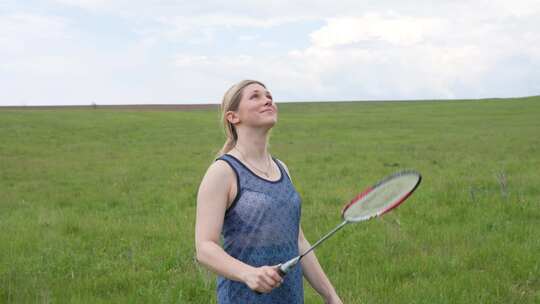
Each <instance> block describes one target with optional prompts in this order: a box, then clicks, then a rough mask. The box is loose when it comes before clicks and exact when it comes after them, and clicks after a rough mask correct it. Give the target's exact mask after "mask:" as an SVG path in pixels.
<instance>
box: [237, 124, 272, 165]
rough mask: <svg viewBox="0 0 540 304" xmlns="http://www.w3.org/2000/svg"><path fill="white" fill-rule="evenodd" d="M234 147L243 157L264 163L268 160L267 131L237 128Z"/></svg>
mask: <svg viewBox="0 0 540 304" xmlns="http://www.w3.org/2000/svg"><path fill="white" fill-rule="evenodd" d="M238 131H239V133H238V141H237V142H236V149H238V150H240V153H241V154H242V156H243V157H245V158H247V159H248V160H251V161H253V162H257V163H259V162H260V163H265V162H266V161H267V160H268V131H265V132H264V133H261V132H256V131H255V130H253V131H251V132H250V131H249V130H238Z"/></svg>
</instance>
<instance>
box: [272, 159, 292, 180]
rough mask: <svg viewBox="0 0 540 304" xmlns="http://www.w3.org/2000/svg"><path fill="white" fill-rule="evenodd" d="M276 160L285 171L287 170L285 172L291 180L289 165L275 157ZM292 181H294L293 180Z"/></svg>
mask: <svg viewBox="0 0 540 304" xmlns="http://www.w3.org/2000/svg"><path fill="white" fill-rule="evenodd" d="M274 159H275V160H277V161H278V162H279V164H280V165H281V166H282V167H283V169H285V172H287V175H288V176H289V178H291V173H289V168H288V167H287V165H286V164H285V162H283V161H282V160H281V159H279V158H276V157H274ZM291 180H292V179H291Z"/></svg>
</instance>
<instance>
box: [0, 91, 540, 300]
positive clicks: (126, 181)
mask: <svg viewBox="0 0 540 304" xmlns="http://www.w3.org/2000/svg"><path fill="white" fill-rule="evenodd" d="M279 107H280V117H279V120H280V121H279V123H278V125H277V127H276V128H275V129H274V130H273V131H272V139H271V152H272V154H273V155H274V156H277V157H278V158H280V159H282V160H283V161H285V162H286V163H287V165H288V166H289V169H290V171H291V174H292V177H293V181H294V183H295V185H296V187H297V189H298V191H299V192H300V194H301V196H302V199H303V217H302V225H303V227H304V231H305V233H306V236H307V237H308V239H310V240H311V241H312V242H314V241H316V240H317V239H318V238H319V237H320V236H321V235H323V234H324V233H326V232H327V231H328V230H329V229H331V228H333V227H334V226H335V225H336V224H337V223H339V222H340V218H339V211H340V209H341V206H342V205H343V204H344V203H345V202H347V201H348V200H350V198H351V197H352V196H353V195H354V194H356V193H357V192H359V191H360V190H362V188H364V187H366V186H369V185H371V184H373V183H374V182H375V181H377V180H378V179H380V178H381V177H383V176H385V175H387V174H389V173H392V172H395V171H397V170H399V169H403V168H414V169H416V170H418V171H420V172H421V173H422V174H423V177H424V180H423V182H422V184H421V186H420V188H419V189H418V190H417V192H416V193H415V194H414V196H412V197H411V198H410V199H409V201H407V203H405V204H404V205H403V206H401V207H400V208H399V209H397V210H396V211H395V212H393V213H390V214H388V215H387V216H385V217H384V218H381V219H378V220H373V221H370V222H367V223H362V224H359V225H354V226H353V225H350V226H348V227H346V228H345V229H344V230H345V231H342V232H340V233H338V234H337V235H336V236H334V237H333V238H332V239H330V240H328V241H327V243H326V244H324V245H323V246H321V247H319V248H318V249H317V256H318V258H319V260H320V262H321V264H322V265H323V267H324V268H325V270H326V273H327V274H328V276H329V277H330V278H331V280H332V282H333V284H334V285H335V287H336V288H337V290H338V292H339V294H340V295H341V296H342V298H343V300H344V301H345V303H539V302H540V259H539V258H538V257H539V256H540V237H539V236H540V187H539V185H540V171H539V168H540V98H539V97H531V98H524V99H498V100H480V101H448V102H406V103H404V102H384V103H310V104H280V105H279ZM222 143H223V135H222V131H221V130H220V123H219V121H218V113H217V112H216V111H215V110H201V111H186V112H138V111H132V112H130V111H110V110H83V111H67V110H66V111H0V303H25V302H32V303H35V302H37V303H133V302H138V303H212V302H215V277H214V275H212V274H211V273H209V272H208V271H206V270H204V269H203V268H202V267H200V266H198V265H197V263H196V262H195V260H194V223H195V205H196V192H197V187H198V185H199V182H200V180H201V178H202V176H203V174H204V173H205V170H206V168H207V167H208V165H209V164H210V162H211V161H212V160H213V157H214V154H215V152H216V151H217V150H218V149H219V148H220V147H221V145H222ZM305 297H306V303H322V301H321V300H320V298H318V296H317V295H316V293H315V292H314V291H313V290H312V289H311V288H309V287H307V288H306V295H305Z"/></svg>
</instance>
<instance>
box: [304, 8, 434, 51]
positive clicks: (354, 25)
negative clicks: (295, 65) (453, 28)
mask: <svg viewBox="0 0 540 304" xmlns="http://www.w3.org/2000/svg"><path fill="white" fill-rule="evenodd" d="M443 23H444V22H443V21H442V20H439V19H436V18H413V17H407V16H405V17H403V16H392V15H390V16H381V15H379V14H367V15H364V16H361V17H345V18H331V19H328V21H327V24H326V25H325V26H324V27H322V28H321V29H319V30H317V31H315V32H313V33H311V35H310V36H311V40H312V42H313V44H314V45H316V46H318V47H334V46H340V45H347V44H353V43H358V42H369V41H375V42H378V41H383V42H389V43H392V44H399V45H413V44H416V43H419V42H422V41H423V40H424V39H425V38H426V36H428V35H430V34H431V35H433V34H435V33H437V31H440V28H441V27H442V26H443Z"/></svg>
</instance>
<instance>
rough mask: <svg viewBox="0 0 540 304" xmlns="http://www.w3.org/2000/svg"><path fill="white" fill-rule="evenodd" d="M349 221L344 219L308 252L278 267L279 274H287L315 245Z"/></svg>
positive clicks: (310, 249) (309, 250) (315, 245)
mask: <svg viewBox="0 0 540 304" xmlns="http://www.w3.org/2000/svg"><path fill="white" fill-rule="evenodd" d="M348 223H349V222H348V221H343V223H341V224H339V225H337V226H336V227H335V228H334V229H332V231H330V232H328V233H327V234H326V235H325V236H323V237H322V238H321V239H320V240H318V241H317V242H316V243H315V244H313V246H311V247H310V248H309V249H308V250H306V252H304V253H302V255H300V256H297V257H294V258H292V259H290V260H289V261H287V262H285V263H283V264H281V265H280V267H279V269H278V270H279V274H280V275H281V276H282V277H283V276H285V275H286V274H287V273H288V272H289V270H291V269H292V268H293V267H294V266H296V264H298V262H300V260H301V259H302V258H303V257H304V256H305V255H306V254H308V253H310V252H311V251H312V250H313V249H315V247H317V246H319V245H320V244H321V243H322V242H324V241H325V240H326V239H328V238H329V237H331V236H332V235H333V234H334V233H336V232H337V231H338V230H340V229H341V228H343V227H344V226H345V225H347V224H348Z"/></svg>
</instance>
